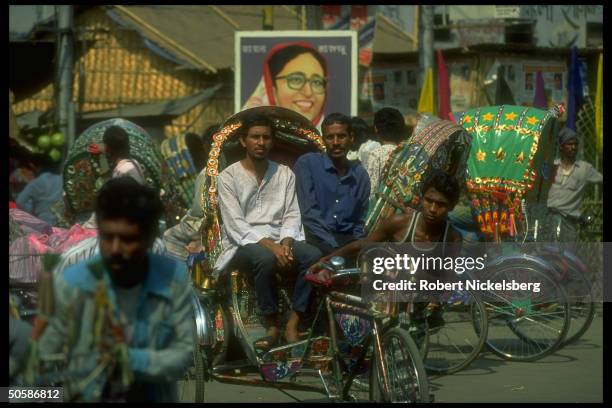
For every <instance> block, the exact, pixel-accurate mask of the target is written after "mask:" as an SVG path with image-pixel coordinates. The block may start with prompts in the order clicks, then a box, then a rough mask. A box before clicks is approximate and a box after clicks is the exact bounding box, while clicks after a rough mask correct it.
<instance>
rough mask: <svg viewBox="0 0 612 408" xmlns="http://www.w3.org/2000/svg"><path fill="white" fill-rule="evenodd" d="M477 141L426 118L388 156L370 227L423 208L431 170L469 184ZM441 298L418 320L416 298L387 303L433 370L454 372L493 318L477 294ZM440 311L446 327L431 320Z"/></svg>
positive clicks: (475, 351) (470, 356)
mask: <svg viewBox="0 0 612 408" xmlns="http://www.w3.org/2000/svg"><path fill="white" fill-rule="evenodd" d="M471 143H472V136H471V135H470V134H469V133H468V132H467V131H466V130H464V129H463V128H462V127H461V126H458V125H457V124H455V123H453V122H450V121H447V120H441V119H438V118H435V117H430V116H423V117H421V118H420V119H419V121H418V122H417V124H416V126H415V129H414V132H413V135H412V137H411V138H409V139H408V140H406V141H404V142H403V143H401V144H400V145H399V146H398V147H397V148H396V149H395V150H394V151H393V152H392V154H391V156H390V157H389V159H388V160H387V163H386V165H385V168H384V171H383V174H384V176H383V178H382V181H381V183H380V185H379V186H378V193H377V196H376V198H375V199H373V200H372V201H371V202H370V209H369V212H368V218H367V221H366V229H367V230H368V231H372V230H373V229H374V228H376V226H377V225H378V223H380V222H381V220H382V219H384V218H385V217H387V216H389V215H391V214H393V213H395V212H399V211H402V208H403V207H405V206H408V207H411V208H413V209H415V210H417V211H418V210H419V209H420V203H419V199H420V195H421V192H420V189H421V184H422V182H423V178H424V177H425V173H426V171H428V170H429V169H440V170H443V171H445V172H446V173H448V174H451V175H452V176H453V177H455V179H456V180H457V181H458V183H459V185H464V184H465V174H466V162H467V160H468V156H469V154H470V147H471ZM392 248H398V246H397V245H389V250H391V251H393V250H392ZM399 250H401V249H399ZM438 296H439V298H438V299H436V302H426V303H429V305H428V307H427V309H426V310H425V313H426V316H425V317H426V318H425V319H424V320H423V321H416V320H415V319H414V317H415V313H414V310H413V308H414V304H415V303H414V301H413V302H395V304H393V300H392V299H390V300H391V303H389V304H387V305H386V306H387V307H388V308H390V309H391V310H392V311H393V313H399V315H400V316H402V320H403V321H404V322H405V325H406V326H407V327H409V330H410V332H411V333H412V334H413V337H414V338H415V340H416V342H417V345H418V346H419V348H420V350H421V354H422V355H423V359H424V365H425V368H426V370H427V372H428V373H431V374H452V373H455V372H457V371H460V370H462V369H463V368H465V367H467V366H468V365H469V364H470V363H471V362H472V361H473V360H474V359H476V357H477V356H478V355H479V353H480V351H481V349H482V347H483V346H484V341H485V338H486V333H487V323H488V322H487V319H484V318H480V317H479V316H484V314H485V308H484V305H483V303H482V302H481V301H480V299H479V298H478V296H476V295H475V294H474V293H473V292H471V291H454V292H452V291H449V292H444V293H440V294H439V295H438ZM415 301H416V299H415ZM436 309H438V311H437V313H440V314H441V315H443V316H444V325H442V326H438V325H436V326H435V327H434V326H432V327H429V325H428V321H429V320H430V319H431V317H432V314H433V312H434V310H436ZM474 316H477V317H478V319H477V320H475V319H474Z"/></svg>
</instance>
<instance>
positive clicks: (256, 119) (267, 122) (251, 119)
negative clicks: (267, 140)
mask: <svg viewBox="0 0 612 408" xmlns="http://www.w3.org/2000/svg"><path fill="white" fill-rule="evenodd" d="M253 126H267V127H269V128H270V132H271V133H272V134H271V136H272V138H274V123H273V122H272V120H271V119H270V118H268V117H267V116H265V115H263V114H259V113H258V114H252V115H250V116H248V117H246V118H245V119H244V121H243V122H242V126H241V127H240V130H239V133H240V137H246V135H247V134H248V133H249V129H251V128H252V127H253Z"/></svg>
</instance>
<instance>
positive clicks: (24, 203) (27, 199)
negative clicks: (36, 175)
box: [15, 179, 40, 214]
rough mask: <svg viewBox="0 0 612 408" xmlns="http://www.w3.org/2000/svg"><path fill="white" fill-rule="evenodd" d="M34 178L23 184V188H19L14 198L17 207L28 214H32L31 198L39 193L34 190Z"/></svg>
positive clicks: (32, 204)
mask: <svg viewBox="0 0 612 408" xmlns="http://www.w3.org/2000/svg"><path fill="white" fill-rule="evenodd" d="M36 180H37V179H35V180H32V181H31V182H29V183H28V184H27V185H26V186H25V188H24V189H23V190H21V193H19V194H18V195H17V198H16V199H15V204H17V208H19V209H21V210H23V211H25V212H27V213H29V214H32V212H33V211H34V203H33V202H32V199H34V198H35V197H37V196H39V195H40V193H39V192H37V191H36Z"/></svg>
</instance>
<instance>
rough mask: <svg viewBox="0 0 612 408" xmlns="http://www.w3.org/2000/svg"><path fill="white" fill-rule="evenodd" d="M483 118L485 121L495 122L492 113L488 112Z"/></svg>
mask: <svg viewBox="0 0 612 408" xmlns="http://www.w3.org/2000/svg"><path fill="white" fill-rule="evenodd" d="M482 118H483V119H484V120H493V114H492V113H491V112H487V113H485V114H484V115H482Z"/></svg>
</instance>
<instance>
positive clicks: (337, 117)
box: [321, 112, 353, 134]
mask: <svg viewBox="0 0 612 408" xmlns="http://www.w3.org/2000/svg"><path fill="white" fill-rule="evenodd" d="M334 123H339V124H341V125H347V126H348V129H347V130H348V132H349V134H350V133H351V132H352V131H353V127H352V123H351V118H350V117H348V116H346V115H345V114H343V113H339V112H334V113H330V114H329V115H328V116H326V117H325V119H323V123H321V130H323V129H325V127H326V126H329V125H333V124H334Z"/></svg>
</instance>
